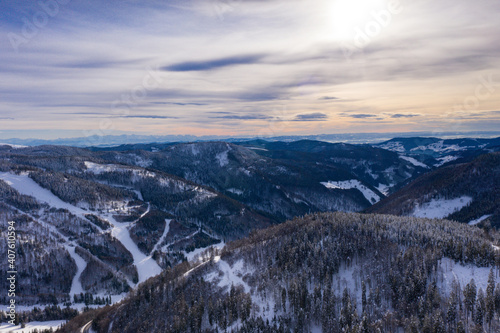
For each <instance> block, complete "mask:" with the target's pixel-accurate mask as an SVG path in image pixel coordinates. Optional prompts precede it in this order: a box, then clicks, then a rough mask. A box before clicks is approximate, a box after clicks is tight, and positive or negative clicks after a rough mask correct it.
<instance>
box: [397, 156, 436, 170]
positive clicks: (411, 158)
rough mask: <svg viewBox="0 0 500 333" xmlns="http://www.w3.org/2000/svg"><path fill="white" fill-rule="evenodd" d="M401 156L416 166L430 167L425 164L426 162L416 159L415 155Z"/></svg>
mask: <svg viewBox="0 0 500 333" xmlns="http://www.w3.org/2000/svg"><path fill="white" fill-rule="evenodd" d="M399 158H400V159H402V160H405V161H408V162H410V163H411V164H413V165H414V166H418V167H422V168H426V169H429V166H427V165H425V164H424V163H422V162H419V161H417V160H416V159H414V158H413V157H409V156H403V155H399Z"/></svg>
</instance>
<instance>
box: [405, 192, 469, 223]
mask: <svg viewBox="0 0 500 333" xmlns="http://www.w3.org/2000/svg"><path fill="white" fill-rule="evenodd" d="M471 202H472V198H471V197H468V196H465V195H464V196H462V197H460V198H455V199H450V200H446V199H432V200H431V201H429V202H426V203H424V204H422V205H417V206H416V207H415V209H414V211H413V213H412V214H411V215H412V216H415V217H427V218H431V219H442V218H445V217H447V216H448V215H450V214H453V213H454V212H458V211H459V210H461V209H462V208H464V207H465V206H467V205H468V204H470V203H471Z"/></svg>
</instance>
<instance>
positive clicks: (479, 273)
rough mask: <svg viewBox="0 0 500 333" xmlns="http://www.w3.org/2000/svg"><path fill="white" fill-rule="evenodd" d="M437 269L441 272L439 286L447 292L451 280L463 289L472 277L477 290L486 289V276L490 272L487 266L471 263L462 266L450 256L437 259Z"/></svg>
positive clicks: (448, 291)
mask: <svg viewBox="0 0 500 333" xmlns="http://www.w3.org/2000/svg"><path fill="white" fill-rule="evenodd" d="M439 269H440V270H441V273H442V281H441V288H442V290H444V291H445V292H446V293H447V294H449V293H450V291H451V286H452V282H453V280H456V281H457V282H458V283H460V287H461V288H462V289H463V288H464V287H465V286H466V285H467V284H468V283H469V282H470V280H471V279H474V283H475V284H476V287H477V290H479V289H480V288H482V289H483V291H486V287H487V286H488V276H489V274H490V268H489V267H476V266H473V265H467V266H463V265H461V264H457V263H455V261H454V260H452V259H450V258H443V259H441V260H440V261H439ZM495 284H496V283H495Z"/></svg>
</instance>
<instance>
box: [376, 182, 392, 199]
mask: <svg viewBox="0 0 500 333" xmlns="http://www.w3.org/2000/svg"><path fill="white" fill-rule="evenodd" d="M392 186H394V185H385V184H378V186H377V187H376V189H377V190H379V192H380V193H382V194H383V195H385V196H388V195H389V189H390V188H391V187H392Z"/></svg>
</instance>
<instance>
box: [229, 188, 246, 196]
mask: <svg viewBox="0 0 500 333" xmlns="http://www.w3.org/2000/svg"><path fill="white" fill-rule="evenodd" d="M227 191H228V192H231V193H233V194H236V195H242V194H243V191H242V190H238V189H237V188H228V189H227Z"/></svg>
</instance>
